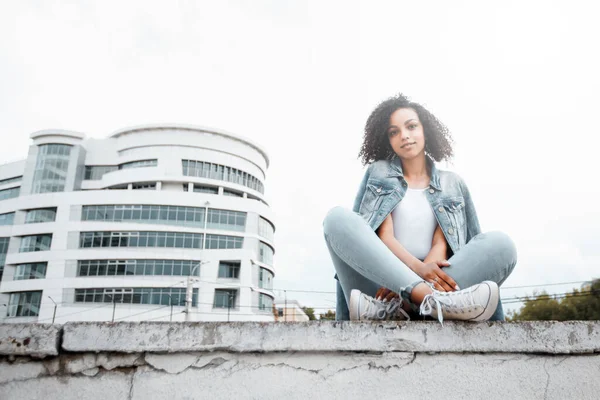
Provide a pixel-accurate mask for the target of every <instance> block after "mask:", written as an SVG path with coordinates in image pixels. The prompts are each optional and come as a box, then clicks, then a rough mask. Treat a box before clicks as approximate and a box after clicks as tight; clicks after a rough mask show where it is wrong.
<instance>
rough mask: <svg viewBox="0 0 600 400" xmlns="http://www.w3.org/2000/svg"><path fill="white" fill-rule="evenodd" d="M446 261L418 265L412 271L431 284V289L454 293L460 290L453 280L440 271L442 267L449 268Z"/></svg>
mask: <svg viewBox="0 0 600 400" xmlns="http://www.w3.org/2000/svg"><path fill="white" fill-rule="evenodd" d="M449 266H450V263H449V262H448V260H438V261H433V262H428V263H420V264H419V265H417V266H415V267H414V269H413V271H415V273H416V274H417V275H419V276H420V277H421V278H423V279H424V280H425V281H427V282H430V283H432V284H433V287H434V288H435V289H436V290H439V291H440V292H454V291H455V290H460V288H459V287H458V285H457V284H456V282H454V279H452V278H450V276H448V274H446V273H445V272H444V271H442V267H449Z"/></svg>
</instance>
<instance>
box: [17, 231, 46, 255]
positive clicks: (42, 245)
mask: <svg viewBox="0 0 600 400" xmlns="http://www.w3.org/2000/svg"><path fill="white" fill-rule="evenodd" d="M51 245H52V234H51V233H48V234H44V235H31V236H23V237H22V238H21V247H20V248H19V252H20V253H29V252H32V251H47V250H50V246H51Z"/></svg>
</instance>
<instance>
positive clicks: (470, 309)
mask: <svg viewBox="0 0 600 400" xmlns="http://www.w3.org/2000/svg"><path fill="white" fill-rule="evenodd" d="M432 290H433V293H431V294H428V295H427V296H425V298H424V299H423V302H422V303H421V310H420V311H421V315H431V316H432V317H434V318H437V319H438V320H439V321H440V322H442V321H443V320H444V319H453V320H463V321H487V320H488V319H490V318H491V316H492V315H494V312H495V311H496V307H498V301H499V299H500V291H499V290H498V285H497V284H496V282H492V281H483V282H481V283H480V284H477V285H473V286H471V287H470V288H467V289H463V290H459V291H456V292H439V291H437V290H435V289H433V288H432Z"/></svg>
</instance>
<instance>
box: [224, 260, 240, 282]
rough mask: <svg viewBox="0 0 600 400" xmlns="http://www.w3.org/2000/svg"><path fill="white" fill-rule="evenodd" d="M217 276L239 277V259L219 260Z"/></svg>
mask: <svg viewBox="0 0 600 400" xmlns="http://www.w3.org/2000/svg"><path fill="white" fill-rule="evenodd" d="M219 278H233V279H239V278H240V262H239V261H221V262H220V263H219Z"/></svg>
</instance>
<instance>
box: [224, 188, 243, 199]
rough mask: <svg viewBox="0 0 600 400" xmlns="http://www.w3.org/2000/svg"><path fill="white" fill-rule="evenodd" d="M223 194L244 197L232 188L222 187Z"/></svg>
mask: <svg viewBox="0 0 600 400" xmlns="http://www.w3.org/2000/svg"><path fill="white" fill-rule="evenodd" d="M223 196H230V197H244V195H243V194H242V193H240V192H236V191H233V190H227V189H223Z"/></svg>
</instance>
